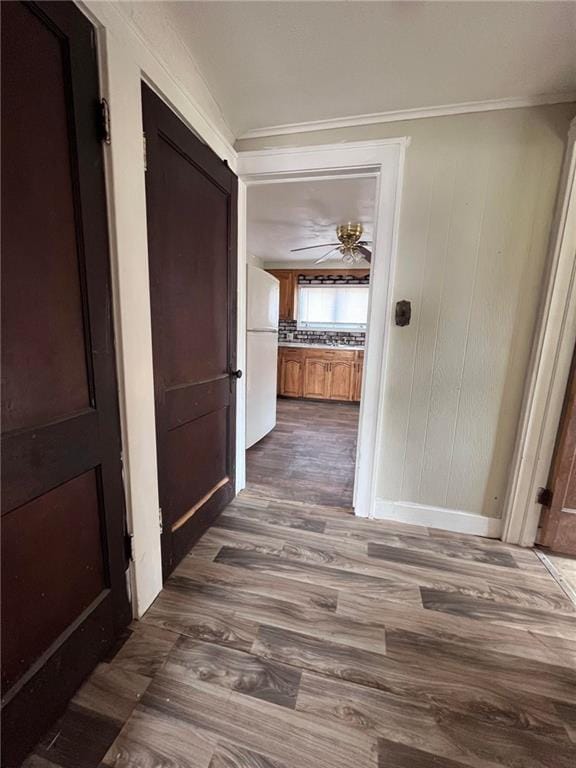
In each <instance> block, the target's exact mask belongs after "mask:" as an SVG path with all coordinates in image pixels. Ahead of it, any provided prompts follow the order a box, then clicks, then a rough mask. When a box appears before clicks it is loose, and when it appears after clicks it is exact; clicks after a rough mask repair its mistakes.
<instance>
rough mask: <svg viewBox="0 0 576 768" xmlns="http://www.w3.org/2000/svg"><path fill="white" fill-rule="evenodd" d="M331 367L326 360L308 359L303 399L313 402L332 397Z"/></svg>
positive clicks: (306, 361)
mask: <svg viewBox="0 0 576 768" xmlns="http://www.w3.org/2000/svg"><path fill="white" fill-rule="evenodd" d="M330 365H331V363H329V362H327V361H326V360H317V359H315V358H310V357H307V358H306V360H305V362H304V387H303V392H302V396H303V397H309V398H311V399H313V400H326V399H327V398H329V397H330Z"/></svg>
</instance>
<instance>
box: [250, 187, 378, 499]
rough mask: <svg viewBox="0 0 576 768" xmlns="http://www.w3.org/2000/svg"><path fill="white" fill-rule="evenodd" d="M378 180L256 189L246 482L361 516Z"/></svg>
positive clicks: (270, 493)
mask: <svg viewBox="0 0 576 768" xmlns="http://www.w3.org/2000/svg"><path fill="white" fill-rule="evenodd" d="M376 194H377V179H376V175H375V174H374V173H371V172H366V173H356V174H353V175H348V176H339V177H337V178H334V177H325V178H322V177H316V178H313V179H297V180H290V179H284V180H282V181H280V182H278V181H274V182H268V183H259V184H253V185H250V186H249V187H248V189H247V200H246V209H247V262H248V264H247V339H246V393H247V399H246V447H247V451H246V481H247V491H248V493H250V494H251V495H252V496H254V495H256V496H261V497H262V498H263V499H268V500H282V501H289V502H296V503H300V504H313V505H320V506H325V507H345V508H349V509H350V510H352V507H353V503H354V484H355V474H356V456H357V442H358V426H359V415H360V402H361V398H362V385H363V373H364V351H365V346H366V337H367V333H368V317H369V304H370V276H371V263H372V254H373V247H374V219H375V201H376Z"/></svg>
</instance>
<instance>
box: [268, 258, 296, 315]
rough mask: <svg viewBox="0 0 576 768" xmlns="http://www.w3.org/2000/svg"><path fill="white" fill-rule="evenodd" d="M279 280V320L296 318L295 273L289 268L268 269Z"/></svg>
mask: <svg viewBox="0 0 576 768" xmlns="http://www.w3.org/2000/svg"><path fill="white" fill-rule="evenodd" d="M267 271H268V272H269V273H270V274H271V275H274V277H276V278H277V279H278V280H279V281H280V312H279V318H280V320H296V284H297V281H298V277H297V273H296V272H294V271H293V270H291V269H269V270H267Z"/></svg>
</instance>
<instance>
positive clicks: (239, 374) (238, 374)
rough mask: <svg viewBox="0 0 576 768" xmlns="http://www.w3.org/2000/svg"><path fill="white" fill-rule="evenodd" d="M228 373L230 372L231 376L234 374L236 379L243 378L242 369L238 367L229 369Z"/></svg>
mask: <svg viewBox="0 0 576 768" xmlns="http://www.w3.org/2000/svg"><path fill="white" fill-rule="evenodd" d="M228 373H229V374H230V376H234V378H236V379H241V378H242V371H241V370H240V369H238V370H237V371H228Z"/></svg>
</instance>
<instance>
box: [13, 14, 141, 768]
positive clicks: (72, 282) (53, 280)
mask: <svg viewBox="0 0 576 768" xmlns="http://www.w3.org/2000/svg"><path fill="white" fill-rule="evenodd" d="M1 13H2V613H3V615H2V686H3V708H2V718H3V734H2V735H3V757H4V760H3V765H5V766H10V765H17V764H18V763H19V760H20V758H21V757H22V755H23V754H24V753H25V752H26V751H27V750H28V749H29V748H31V747H32V746H33V744H34V742H35V740H36V739H37V738H38V737H39V736H40V735H41V734H42V732H43V730H44V729H45V728H46V727H47V726H48V725H49V724H50V722H51V721H52V720H53V719H54V718H55V717H56V716H58V715H59V714H60V712H61V711H62V710H63V709H64V707H65V704H66V701H67V700H68V698H69V697H70V696H71V695H72V694H73V693H74V691H75V689H76V688H77V687H78V685H79V684H80V683H81V681H82V680H83V678H84V677H85V676H86V675H87V674H88V673H89V672H90V671H91V669H92V668H93V667H94V666H95V664H96V663H97V662H98V661H99V659H100V658H101V657H102V655H103V654H104V653H105V652H106V651H107V650H108V648H109V647H110V646H111V644H112V643H113V641H114V639H115V637H116V636H117V634H118V633H119V631H120V630H121V629H122V627H123V626H125V625H126V624H127V622H128V621H129V620H130V606H129V603H128V598H127V592H126V579H125V569H126V561H125V554H124V546H123V542H124V507H123V489H122V476H121V453H120V450H121V447H120V434H119V420H118V408H117V390H116V374H115V360H114V341H113V333H112V318H111V299H110V286H109V262H108V239H107V224H106V207H105V206H106V202H105V188H104V176H103V161H102V147H101V143H100V137H99V125H98V120H97V115H98V78H97V72H98V70H97V60H96V51H95V47H94V35H93V28H92V26H91V24H90V23H89V22H88V21H87V19H86V18H85V17H84V16H83V15H82V14H81V13H80V11H79V10H78V9H77V8H76V7H75V6H74V5H73V4H72V3H50V2H46V3H42V4H41V5H40V6H36V5H32V4H26V5H23V4H21V3H2V6H1Z"/></svg>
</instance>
